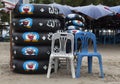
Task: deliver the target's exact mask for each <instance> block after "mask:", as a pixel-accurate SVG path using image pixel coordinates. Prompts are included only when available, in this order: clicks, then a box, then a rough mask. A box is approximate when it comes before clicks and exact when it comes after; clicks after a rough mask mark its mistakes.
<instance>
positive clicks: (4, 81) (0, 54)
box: [0, 42, 120, 84]
mask: <svg viewBox="0 0 120 84" xmlns="http://www.w3.org/2000/svg"><path fill="white" fill-rule="evenodd" d="M98 50H99V52H100V53H101V54H102V58H103V68H104V73H105V78H100V77H99V66H98V60H97V58H94V59H93V73H92V74H88V73H87V59H86V57H85V58H84V59H83V62H82V69H81V77H80V78H77V79H72V77H71V74H70V72H69V73H67V71H66V69H60V70H59V71H58V73H57V74H55V73H53V74H51V78H50V79H47V78H46V74H43V75H41V74H37V75H34V74H33V75H25V74H18V73H14V72H12V71H11V70H10V67H9V61H10V46H9V42H4V43H3V42H0V84H120V44H119V45H99V46H98Z"/></svg>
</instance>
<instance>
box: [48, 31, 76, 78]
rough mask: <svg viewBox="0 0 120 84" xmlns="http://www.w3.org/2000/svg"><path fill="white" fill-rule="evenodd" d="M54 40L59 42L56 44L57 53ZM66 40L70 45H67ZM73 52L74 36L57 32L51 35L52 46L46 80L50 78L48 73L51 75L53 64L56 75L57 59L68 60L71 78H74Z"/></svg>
mask: <svg viewBox="0 0 120 84" xmlns="http://www.w3.org/2000/svg"><path fill="white" fill-rule="evenodd" d="M56 40H59V42H58V43H57V44H58V45H59V49H58V50H57V51H56V50H55V46H56V45H55V44H56ZM68 40H69V41H70V45H69V42H68ZM67 43H68V44H67ZM67 45H69V47H70V51H68V49H67V47H68V46H67ZM73 50H74V36H73V34H71V33H65V32H64V33H63V32H59V33H55V34H53V36H52V45H51V55H50V59H49V66H48V72H47V78H50V73H51V68H52V65H53V63H54V64H55V67H54V69H55V73H57V69H58V59H59V58H66V59H69V60H70V64H71V73H72V77H73V78H75V67H74V55H73Z"/></svg>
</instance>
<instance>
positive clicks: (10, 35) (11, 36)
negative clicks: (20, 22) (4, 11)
mask: <svg viewBox="0 0 120 84" xmlns="http://www.w3.org/2000/svg"><path fill="white" fill-rule="evenodd" d="M12 56H13V55H12V11H10V69H11V70H12V69H13V68H12V61H13V59H12V58H13V57H12Z"/></svg>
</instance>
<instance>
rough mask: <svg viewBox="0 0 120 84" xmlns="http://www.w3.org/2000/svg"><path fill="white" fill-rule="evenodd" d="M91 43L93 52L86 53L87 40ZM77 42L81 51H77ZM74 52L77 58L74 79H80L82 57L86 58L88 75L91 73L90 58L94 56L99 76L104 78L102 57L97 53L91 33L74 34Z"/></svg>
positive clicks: (93, 36)
mask: <svg viewBox="0 0 120 84" xmlns="http://www.w3.org/2000/svg"><path fill="white" fill-rule="evenodd" d="M90 39H91V41H92V42H93V52H89V51H88V45H89V40H90ZM78 40H80V41H81V45H80V46H81V51H78V47H80V46H78ZM75 51H76V56H77V66H76V78H79V77H80V71H81V64H82V58H83V57H84V56H87V57H88V73H92V57H93V56H96V57H98V60H99V66H100V75H101V77H102V78H104V73H103V66H102V57H101V54H100V53H98V52H97V45H96V36H95V35H94V34H93V33H91V32H78V33H76V34H75Z"/></svg>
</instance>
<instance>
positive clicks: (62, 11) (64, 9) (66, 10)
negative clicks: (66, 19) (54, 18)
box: [49, 3, 72, 16]
mask: <svg viewBox="0 0 120 84" xmlns="http://www.w3.org/2000/svg"><path fill="white" fill-rule="evenodd" d="M49 5H50V6H53V7H56V8H58V9H59V13H60V14H63V15H64V16H67V15H68V14H70V13H72V12H71V9H70V6H67V5H61V4H57V3H51V4H49Z"/></svg>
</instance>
